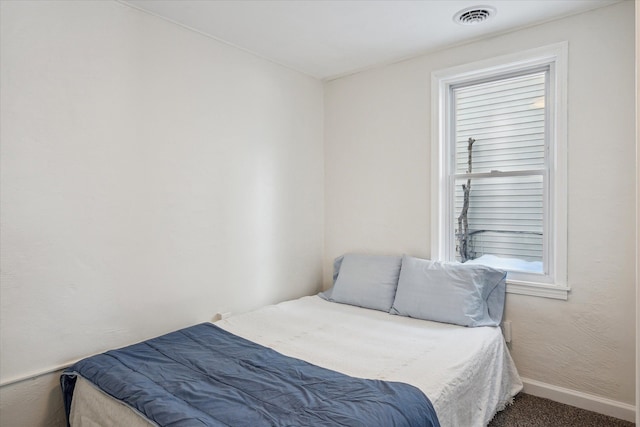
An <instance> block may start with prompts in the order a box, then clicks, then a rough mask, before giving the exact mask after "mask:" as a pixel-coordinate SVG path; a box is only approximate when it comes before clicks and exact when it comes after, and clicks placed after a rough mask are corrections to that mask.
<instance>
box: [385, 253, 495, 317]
mask: <svg viewBox="0 0 640 427" xmlns="http://www.w3.org/2000/svg"><path fill="white" fill-rule="evenodd" d="M506 276H507V274H506V273H505V272H504V271H501V270H496V269H493V268H491V267H486V266H483V265H468V264H460V263H457V262H456V263H453V262H451V263H446V262H439V261H430V260H425V259H419V258H413V257H410V256H407V255H404V256H403V257H402V269H401V271H400V278H399V281H398V289H397V291H396V296H395V299H394V302H393V307H392V308H391V313H392V314H399V315H401V316H409V317H415V318H418V319H425V320H434V321H436V322H444V323H453V324H456V325H462V326H498V325H499V324H500V322H501V321H502V314H503V311H504V299H505V298H504V296H505V290H506Z"/></svg>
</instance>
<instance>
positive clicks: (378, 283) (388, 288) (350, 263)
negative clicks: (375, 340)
mask: <svg viewBox="0 0 640 427" xmlns="http://www.w3.org/2000/svg"><path fill="white" fill-rule="evenodd" d="M401 263H402V258H401V257H399V256H383V255H360V254H346V255H344V258H343V259H342V261H341V265H340V266H339V272H338V276H337V278H336V283H335V286H334V287H333V289H332V290H331V297H330V301H333V302H339V303H343V304H351V305H357V306H359V307H364V308H371V309H374V310H380V311H386V312H388V311H389V309H391V305H392V304H393V298H394V296H395V293H396V288H397V286H398V276H399V274H400V264H401Z"/></svg>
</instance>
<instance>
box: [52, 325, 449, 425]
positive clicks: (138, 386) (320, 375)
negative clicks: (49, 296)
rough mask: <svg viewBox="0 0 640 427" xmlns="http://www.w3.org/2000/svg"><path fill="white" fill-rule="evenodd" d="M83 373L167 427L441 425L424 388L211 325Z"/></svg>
mask: <svg viewBox="0 0 640 427" xmlns="http://www.w3.org/2000/svg"><path fill="white" fill-rule="evenodd" d="M77 375H81V376H82V377H84V378H86V379H87V380H89V381H91V382H92V383H93V384H95V385H97V386H98V387H99V388H100V389H102V390H103V391H105V392H106V393H107V394H109V395H111V396H113V397H115V398H116V399H119V400H122V401H124V402H126V404H127V405H129V406H130V407H132V408H135V409H136V410H137V411H139V412H140V413H142V414H144V415H145V416H146V417H147V418H148V419H149V420H152V421H154V422H156V423H158V424H159V425H161V426H251V427H257V426H366V427H375V426H384V427H391V426H416V427H417V426H425V427H426V426H439V423H438V419H437V417H436V413H435V410H434V409H433V406H432V405H431V402H430V401H429V399H427V397H426V396H425V395H424V394H423V393H422V392H421V391H420V390H418V389H417V388H415V387H413V386H411V385H408V384H403V383H397V382H385V381H378V380H366V379H360V378H353V377H350V376H347V375H344V374H341V373H338V372H335V371H331V370H329V369H324V368H320V367H318V366H315V365H312V364H310V363H307V362H305V361H302V360H299V359H294V358H291V357H287V356H284V355H282V354H280V353H278V352H276V351H274V350H271V349H269V348H266V347H263V346H261V345H258V344H256V343H254V342H251V341H248V340H245V339H243V338H241V337H238V336H236V335H233V334H231V333H229V332H226V331H225V330H223V329H220V328H219V327H217V326H215V325H213V324H210V323H203V324H200V325H196V326H192V327H189V328H186V329H182V330H179V331H176V332H173V333H170V334H167V335H163V336H161V337H158V338H154V339H151V340H148V341H144V342H142V343H139V344H135V345H132V346H129V347H125V348H122V349H119V350H113V351H109V352H106V353H103V354H100V355H97V356H93V357H89V358H87V359H84V360H82V361H80V362H78V363H76V364H75V365H74V366H72V367H70V368H68V369H67V370H66V371H65V372H64V373H63V375H62V377H61V379H60V381H61V385H62V391H63V395H64V400H65V408H66V411H67V416H68V415H69V410H70V407H71V399H72V397H73V389H74V386H75V380H76V377H77Z"/></svg>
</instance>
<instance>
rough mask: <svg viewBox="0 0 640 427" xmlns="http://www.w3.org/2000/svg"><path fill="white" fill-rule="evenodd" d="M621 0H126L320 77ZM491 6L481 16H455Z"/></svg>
mask: <svg viewBox="0 0 640 427" xmlns="http://www.w3.org/2000/svg"><path fill="white" fill-rule="evenodd" d="M618 1H620V0H478V1H468V0H422V1H421V0H413V1H406V0H375V1H373V0H369V1H365V0H297V1H295V0H216V1H211V0H209V1H207V0H123V1H122V2H123V3H125V4H128V5H130V6H133V7H135V8H138V9H141V10H144V11H147V12H149V13H152V14H154V15H157V16H160V17H162V18H165V19H167V20H169V21H172V22H175V23H177V24H180V25H183V26H185V27H188V28H191V29H194V30H196V31H199V32H201V33H204V34H206V35H208V36H211V37H213V38H216V39H218V40H221V41H224V42H226V43H229V44H231V45H234V46H236V47H239V48H241V49H244V50H247V51H250V52H252V53H254V54H257V55H259V56H262V57H264V58H267V59H269V60H271V61H275V62H277V63H280V64H282V65H285V66H287V67H290V68H293V69H295V70H298V71H301V72H303V73H306V74H309V75H311V76H314V77H317V78H320V79H331V78H333V77H338V76H342V75H346V74H349V73H353V72H356V71H360V70H363V69H366V68H369V67H373V66H376V65H380V64H387V63H391V62H394V61H398V60H401V59H405V58H408V57H411V56H415V55H418V54H421V53H425V52H430V51H434V50H438V49H442V48H444V47H447V46H451V45H455V44H460V43H464V42H466V41H469V40H473V39H477V38H481V37H486V36H488V35H491V34H496V33H503V32H506V31H509V30H512V29H514V28H518V27H523V26H529V25H533V24H536V23H539V22H544V21H548V20H551V19H555V18H558V17H563V16H567V15H571V14H575V13H580V12H583V11H586V10H590V9H594V8H598V7H601V6H606V5H609V4H612V3H616V2H618ZM478 5H482V6H491V7H493V8H495V9H496V10H497V14H496V15H495V16H494V17H493V18H492V19H490V20H489V21H486V22H485V23H483V24H478V25H472V26H463V25H460V24H457V23H455V22H454V21H453V16H454V15H455V13H456V12H458V11H459V10H460V9H463V8H466V7H470V6H478Z"/></svg>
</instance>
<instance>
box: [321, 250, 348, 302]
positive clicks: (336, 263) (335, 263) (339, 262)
mask: <svg viewBox="0 0 640 427" xmlns="http://www.w3.org/2000/svg"><path fill="white" fill-rule="evenodd" d="M343 259H344V255H341V256H339V257H338V258H336V259H334V260H333V284H334V285H335V284H336V279H337V278H338V272H339V271H340V266H341V265H342V260H343ZM332 293H333V286H332V287H330V288H329V289H327V290H326V291H324V292H320V293H319V294H318V296H319V297H320V298H323V299H326V300H327V301H331V294H332Z"/></svg>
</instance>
